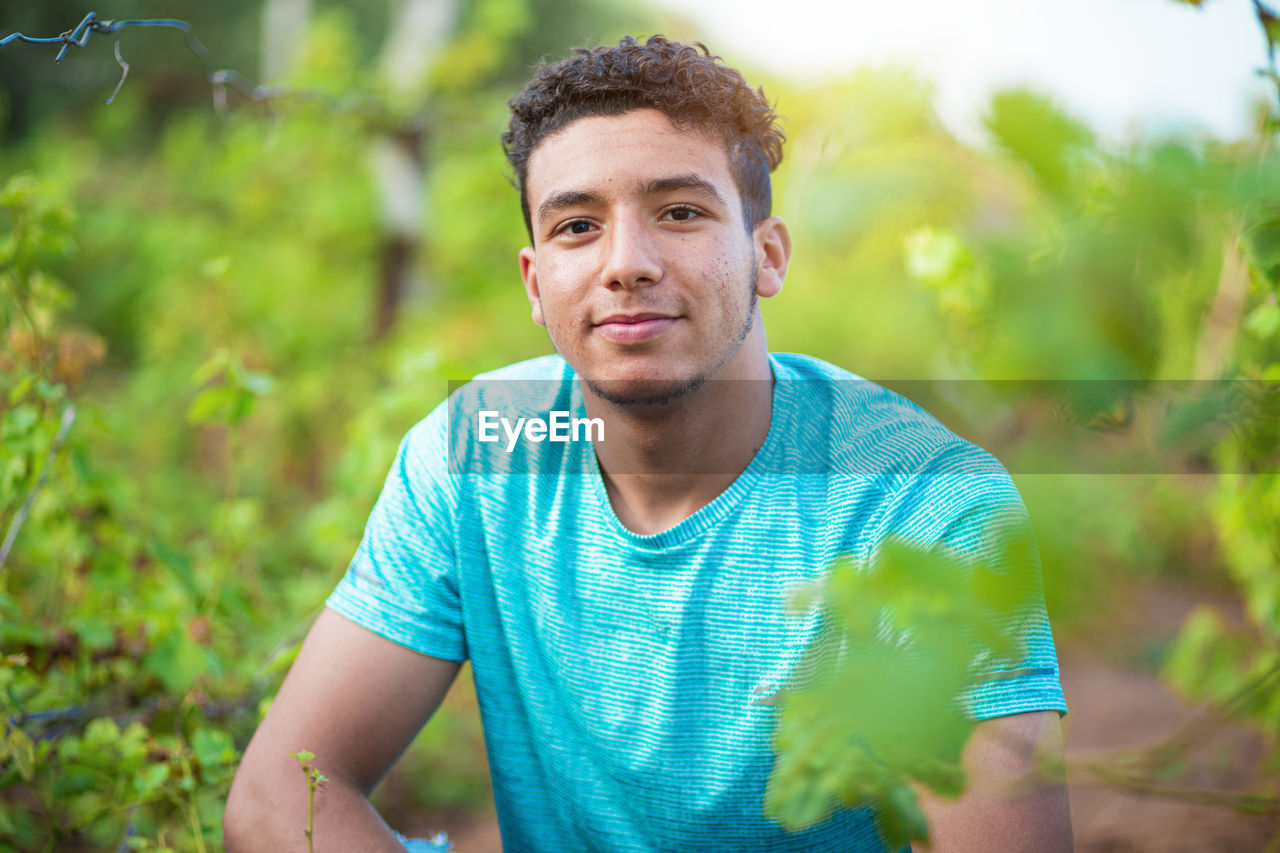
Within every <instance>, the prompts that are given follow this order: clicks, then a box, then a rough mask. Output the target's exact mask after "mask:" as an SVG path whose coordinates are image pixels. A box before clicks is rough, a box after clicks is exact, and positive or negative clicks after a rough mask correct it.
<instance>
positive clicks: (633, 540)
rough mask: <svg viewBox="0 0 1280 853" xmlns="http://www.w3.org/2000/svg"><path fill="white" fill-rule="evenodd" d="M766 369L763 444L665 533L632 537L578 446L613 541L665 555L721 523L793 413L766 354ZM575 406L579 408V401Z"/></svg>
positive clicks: (784, 375) (787, 388) (592, 460)
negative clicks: (769, 379)
mask: <svg viewBox="0 0 1280 853" xmlns="http://www.w3.org/2000/svg"><path fill="white" fill-rule="evenodd" d="M769 367H770V369H771V371H772V374H773V389H772V390H773V401H772V408H771V409H770V414H769V432H768V433H767V434H766V435H765V438H764V443H762V444H761V445H760V449H759V450H757V451H756V453H755V455H754V456H752V457H751V461H750V462H749V463H748V464H747V467H746V468H745V469H744V470H743V472H742V473H741V474H739V475H738V476H737V477H736V478H735V479H734V481H733V482H732V483H730V484H729V487H728V488H726V489H725V490H724V491H723V492H721V493H720V494H718V495H716V497H715V498H714V499H713V500H712V501H711V502H710V503H708V504H707V505H706V506H704V507H702V508H701V509H699V510H698V511H697V512H695V513H693V514H692V515H690V516H689V517H688V518H685V519H683V520H682V521H680V522H678V523H677V524H675V525H674V526H672V527H669V528H667V529H666V530H662V531H659V532H658V533H636V532H635V531H634V530H631V529H630V528H629V527H627V526H626V525H625V524H623V523H622V521H621V520H620V519H619V518H618V514H617V513H616V512H615V511H614V509H613V503H612V502H611V501H610V500H609V492H608V490H607V489H606V488H605V485H604V476H603V473H602V472H601V470H600V464H599V462H598V461H597V460H596V455H595V450H594V448H592V446H591V445H590V444H589V443H584V444H583V445H582V447H583V456H584V458H583V460H582V461H583V464H584V466H585V467H587V468H588V471H587V477H588V479H589V480H590V483H591V494H592V497H593V499H594V500H593V502H592V509H593V510H594V511H595V513H596V515H597V517H598V518H599V520H600V521H601V522H602V523H603V526H604V527H605V529H606V530H607V531H608V532H609V533H610V534H611V535H612V536H613V537H614V539H615V540H617V541H618V542H620V543H622V544H623V545H627V546H630V547H631V548H633V549H635V550H637V551H642V552H658V551H665V550H667V549H670V548H674V547H676V546H679V545H683V544H684V543H686V542H689V541H691V540H693V539H695V538H697V537H698V536H699V535H700V534H701V533H703V532H704V531H706V530H709V529H711V528H712V527H715V526H716V525H717V524H719V523H720V522H721V521H723V520H724V519H725V518H726V517H727V516H728V515H729V513H730V512H732V511H733V509H734V507H736V506H737V505H738V504H739V503H740V502H741V501H742V499H743V498H744V497H745V496H746V494H747V493H748V492H749V491H751V489H752V487H753V486H754V485H755V484H756V482H757V481H758V480H759V479H760V478H761V476H762V475H763V474H764V472H765V470H766V469H767V467H768V465H769V463H770V460H772V459H773V458H774V457H775V456H776V455H777V453H778V445H779V444H780V443H781V442H782V436H783V435H784V434H785V433H786V432H787V429H788V426H789V424H787V423H784V421H789V420H790V418H791V416H792V413H793V411H794V407H793V406H792V405H790V404H791V402H792V401H791V396H792V395H793V394H794V393H795V391H794V389H793V388H792V387H791V386H792V385H794V384H795V383H793V382H787V381H784V380H786V379H788V378H789V375H788V372H787V368H786V367H785V366H784V365H782V364H781V363H780V362H779V361H778V360H777V359H776V358H775V357H774V355H773V353H770V354H769ZM575 393H576V392H575ZM577 402H579V404H580V402H581V401H580V400H579V401H577Z"/></svg>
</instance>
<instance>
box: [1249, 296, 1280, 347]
mask: <svg viewBox="0 0 1280 853" xmlns="http://www.w3.org/2000/svg"><path fill="white" fill-rule="evenodd" d="M1244 327H1245V328H1246V329H1248V330H1249V331H1250V332H1252V333H1253V334H1254V335H1256V336H1257V337H1259V338H1261V339H1263V340H1267V339H1269V338H1271V337H1272V336H1274V335H1275V333H1276V331H1277V330H1280V304H1277V303H1276V299H1275V297H1274V296H1272V297H1271V298H1269V299H1268V300H1267V301H1266V302H1263V303H1262V304H1261V305H1259V306H1258V307H1257V308H1254V309H1253V310H1252V311H1250V312H1249V316H1248V317H1245V320H1244Z"/></svg>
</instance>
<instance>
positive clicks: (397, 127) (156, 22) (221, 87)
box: [0, 12, 426, 134]
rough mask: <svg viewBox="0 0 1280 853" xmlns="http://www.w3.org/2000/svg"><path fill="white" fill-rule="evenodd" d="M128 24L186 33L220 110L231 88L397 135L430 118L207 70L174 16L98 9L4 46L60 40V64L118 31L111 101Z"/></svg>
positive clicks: (124, 73)
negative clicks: (71, 24)
mask: <svg viewBox="0 0 1280 853" xmlns="http://www.w3.org/2000/svg"><path fill="white" fill-rule="evenodd" d="M126 27H168V28H170V29H176V30H179V31H181V32H182V38H183V41H184V42H185V43H186V45H187V49H188V50H190V51H191V52H192V53H193V54H194V55H195V56H196V58H197V59H199V60H200V68H201V70H202V72H203V74H204V79H205V81H206V82H207V83H208V84H209V86H210V87H211V88H212V89H213V103H214V107H215V108H216V109H217V110H218V112H220V113H221V112H226V110H227V107H228V99H227V92H228V90H230V91H232V92H235V93H236V94H237V95H239V96H240V97H242V98H244V99H245V100H249V101H254V102H258V103H266V102H271V101H275V100H281V99H285V98H288V99H290V100H294V101H310V102H316V103H321V104H323V105H325V106H326V107H327V108H329V109H331V110H333V111H334V112H342V113H351V114H354V115H357V116H359V117H361V118H363V119H364V120H366V121H367V122H369V123H370V124H371V125H375V126H377V127H379V128H381V129H382V130H389V131H393V132H395V133H410V134H412V133H419V132H421V131H422V129H423V127H424V126H425V124H426V122H425V120H424V117H423V116H422V115H420V114H417V113H412V114H408V115H406V114H405V113H404V111H403V110H397V109H394V108H393V107H391V106H390V105H389V104H386V103H384V102H382V101H380V100H378V99H376V98H371V97H369V96H366V95H358V94H357V95H348V96H344V97H341V98H337V97H334V96H333V95H330V94H328V93H325V92H320V91H313V90H303V89H294V88H292V87H290V86H280V85H263V84H257V83H254V82H253V81H252V80H250V79H249V78H248V77H246V76H245V75H244V74H241V73H240V72H239V71H235V70H232V69H228V68H223V69H219V70H217V71H210V70H209V51H208V50H206V49H205V46H204V45H203V44H201V43H200V41H199V40H198V39H197V38H196V37H195V35H194V34H193V33H192V29H191V24H189V23H187V22H186V21H179V20H175V19H171V18H151V19H138V20H127V21H108V20H103V19H100V18H99V17H98V15H97V13H96V12H90V13H89V14H87V15H85V16H84V18H83V19H82V20H81V21H80V23H79V24H77V25H76V27H75V29H71V30H67V31H66V32H64V33H61V34H59V35H56V36H50V37H48V38H38V37H34V36H29V35H26V34H25V33H10V34H9V35H7V36H5V37H3V38H0V47H3V46H5V45H7V44H10V43H12V42H25V43H27V44H56V45H59V46H60V47H59V50H58V55H57V56H56V57H55V58H54V61H55V62H61V61H62V58H63V57H64V56H65V55H66V53H67V51H68V50H69V49H70V48H72V47H85V46H86V45H87V44H88V43H89V39H90V37H91V36H93V34H94V33H101V34H103V35H115V36H116V37H117V38H116V44H115V58H116V63H117V64H118V65H119V66H120V68H121V74H120V81H119V82H118V83H117V84H116V87H115V90H114V91H113V92H112V93H111V97H109V98H107V101H106V102H107V103H108V104H110V103H111V102H112V101H113V100H115V97H116V95H117V94H119V92H120V89H121V87H123V86H124V81H125V79H126V78H127V77H128V76H129V63H127V62H125V60H124V56H123V55H122V54H121V52H120V39H119V32H120V30H122V29H125V28H126Z"/></svg>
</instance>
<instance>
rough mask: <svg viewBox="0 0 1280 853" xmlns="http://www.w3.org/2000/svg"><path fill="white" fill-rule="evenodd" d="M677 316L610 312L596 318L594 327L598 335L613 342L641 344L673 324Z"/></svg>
mask: <svg viewBox="0 0 1280 853" xmlns="http://www.w3.org/2000/svg"><path fill="white" fill-rule="evenodd" d="M678 319H679V318H678V317H672V316H670V315H667V314H655V313H652V312H645V313H639V314H610V315H609V316H607V317H605V318H604V319H603V320H598V321H597V322H596V323H595V324H594V328H595V330H596V331H597V332H599V333H600V337H602V338H604V339H605V340H607V341H610V342H612V343H615V344H642V343H645V342H646V341H651V340H653V339H654V338H656V337H658V336H659V335H661V334H662V333H663V332H665V331H666V330H667V329H670V328H671V327H672V326H674V325H675V323H676V320H678Z"/></svg>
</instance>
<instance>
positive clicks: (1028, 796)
mask: <svg viewBox="0 0 1280 853" xmlns="http://www.w3.org/2000/svg"><path fill="white" fill-rule="evenodd" d="M1061 761H1062V727H1061V726H1060V725H1059V723H1058V714H1057V712H1056V711H1033V712H1031V713H1026V714H1013V715H1011V716H1008V717H996V718H994V719H990V720H984V721H982V722H981V723H978V726H977V728H976V729H975V730H974V733H973V737H972V738H970V740H969V745H968V746H967V747H966V748H965V753H964V766H965V771H966V772H967V773H968V774H969V785H968V787H967V788H966V789H965V792H964V793H963V794H962V795H961V796H960V797H958V798H956V799H954V800H944V799H941V798H939V797H937V796H936V795H933V794H930V793H929V792H927V791H923V790H919V791H918V793H919V794H920V804H921V806H922V807H923V808H924V812H925V815H926V816H927V817H928V818H929V831H930V834H931V835H932V837H933V844H932V845H931V846H930V847H927V848H925V847H922V848H920V849H921V850H929V851H933V853H968V851H975V853H977V851H981V853H1002V851H1009V853H1013V851H1019V853H1020V852H1021V851H1036V853H1042V851H1043V853H1057V851H1064V852H1065V853H1069V851H1071V849H1072V839H1071V810H1070V808H1069V806H1068V804H1067V786H1066V782H1065V781H1064V780H1062V779H1061V778H1046V776H1045V774H1044V770H1045V768H1046V767H1054V766H1055V765H1058V764H1059V763H1060V762H1061Z"/></svg>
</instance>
